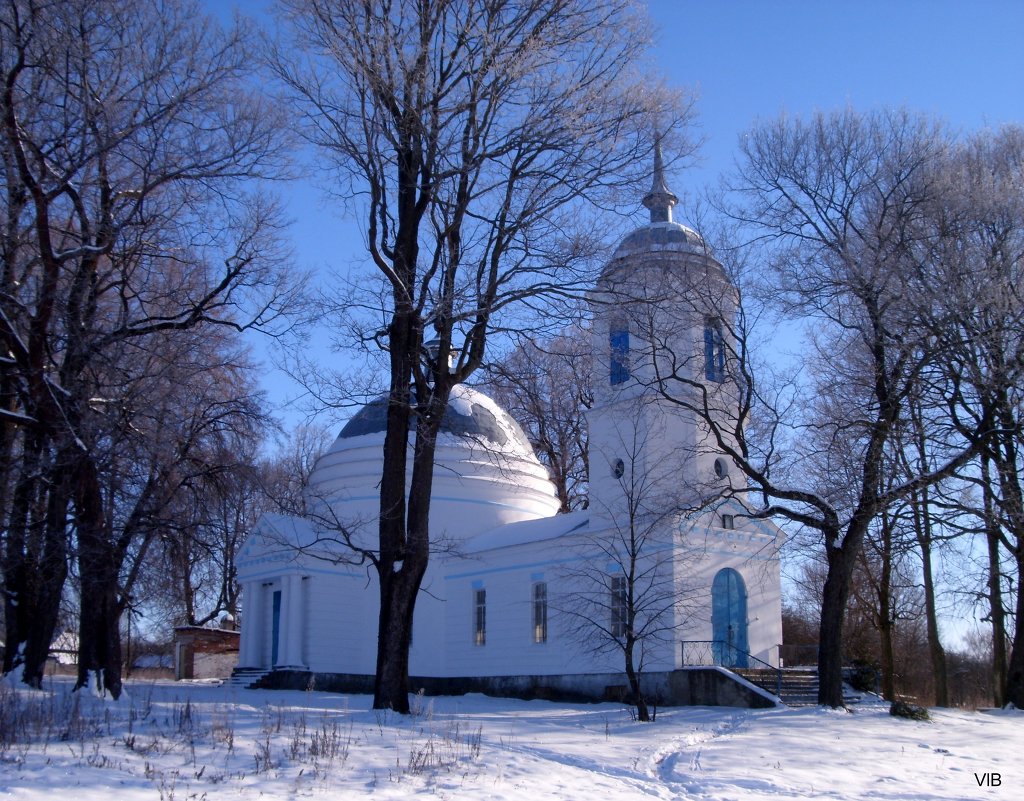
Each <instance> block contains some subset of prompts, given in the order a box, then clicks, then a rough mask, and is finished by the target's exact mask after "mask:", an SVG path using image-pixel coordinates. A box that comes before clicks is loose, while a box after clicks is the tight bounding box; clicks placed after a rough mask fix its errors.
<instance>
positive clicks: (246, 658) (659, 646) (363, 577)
mask: <svg viewBox="0 0 1024 801" xmlns="http://www.w3.org/2000/svg"><path fill="white" fill-rule="evenodd" d="M675 203H676V198H675V196H674V195H672V193H671V192H670V191H669V190H668V188H667V186H666V185H665V181H664V177H663V171H662V167H661V159H660V154H659V155H658V157H657V158H656V164H655V175H654V184H653V186H652V189H651V191H650V192H649V193H648V194H647V196H646V197H645V198H644V205H645V206H647V208H648V209H649V210H650V218H651V221H650V223H649V224H647V225H644V226H642V227H641V228H638V229H637V230H635V231H633V232H632V233H631V234H629V235H628V236H627V237H626V238H625V239H624V240H623V241H622V243H621V244H620V245H619V247H618V249H617V250H616V252H615V254H614V256H613V257H612V259H611V260H610V261H609V263H608V264H607V265H606V267H605V269H604V270H603V272H602V274H601V277H600V279H599V281H598V284H597V286H596V287H595V290H594V291H593V292H592V294H591V296H590V304H591V311H592V318H593V324H592V337H593V348H594V356H595V358H594V360H593V364H594V367H593V370H594V375H593V389H594V398H595V404H594V406H593V408H591V409H590V410H589V411H588V415H587V417H588V424H589V464H590V482H589V497H590V504H589V508H588V509H587V510H585V511H576V512H571V513H569V514H556V512H557V510H558V508H559V502H558V500H557V498H556V496H555V491H554V487H553V485H552V484H551V482H550V480H549V478H548V475H547V472H546V470H545V468H544V467H543V466H542V465H541V464H540V462H539V461H538V460H537V458H536V457H535V455H534V453H533V451H532V449H531V447H530V444H529V442H528V441H527V439H526V437H525V435H524V434H523V432H522V430H521V429H520V427H519V425H518V424H517V423H516V422H515V421H514V420H513V419H512V418H511V417H510V416H509V415H508V414H507V413H505V412H504V411H503V410H502V409H500V408H499V407H498V406H497V405H496V404H495V403H494V402H493V401H492V400H491V399H489V398H488V397H486V396H485V395H483V394H482V393H481V392H478V391H477V390H474V389H471V388H469V387H465V386H459V387H456V388H455V390H454V391H453V393H452V398H451V405H450V408H449V411H448V414H447V416H446V418H445V422H444V424H443V431H442V433H441V435H440V440H439V443H438V448H437V457H436V465H435V469H434V491H433V496H432V501H431V512H430V514H431V517H430V528H431V534H432V537H433V538H434V539H435V541H436V542H437V543H438V545H437V551H436V553H434V554H433V555H432V556H431V561H430V566H429V568H428V571H427V574H426V577H425V579H424V582H423V588H422V591H421V593H420V597H419V599H418V601H417V604H416V614H415V621H414V625H413V642H412V647H411V651H410V661H409V664H410V675H411V686H410V690H412V691H415V690H417V689H419V688H421V687H423V688H425V689H426V690H427V691H428V692H466V691H470V690H476V691H485V692H492V693H496V694H511V695H523V696H538V695H539V696H545V697H559V696H562V697H590V698H598V697H608V696H610V695H612V696H614V695H616V694H617V693H618V694H621V692H622V687H623V686H624V685H625V684H626V681H625V678H624V657H623V650H622V646H623V645H624V644H625V642H626V634H627V631H632V632H635V634H636V638H637V642H636V645H635V646H634V662H635V663H636V666H637V668H638V669H641V670H642V675H643V677H644V678H643V679H642V681H643V682H644V688H645V693H646V694H647V695H648V697H653V698H660V699H661V700H662V701H664V702H666V703H672V702H675V703H715V702H719V703H735V704H750V703H753V704H758V703H761V701H762V700H763V699H760V700H759V699H758V698H753V696H752V695H751V692H750V691H749V685H742V683H736V682H732V683H730V674H729V673H728V672H725V671H721V670H714V669H710V670H709V669H708V666H710V665H718V666H722V667H725V668H728V667H733V666H735V667H757V666H761V667H766V666H769V665H770V666H778V664H779V643H780V642H781V640H782V623H781V593H780V574H779V549H780V546H781V544H782V534H781V532H780V530H779V529H778V528H777V527H775V526H774V525H773V524H771V523H770V522H768V521H764V520H756V519H751V518H749V517H747V516H745V512H746V508H745V507H744V505H743V503H742V501H741V500H740V499H739V497H734V496H738V493H735V490H737V489H740V488H742V486H743V478H742V477H741V476H740V474H739V471H738V470H736V469H735V466H734V465H733V463H732V461H731V460H730V459H729V458H728V457H727V456H726V455H725V448H724V447H723V444H724V445H728V444H729V443H724V442H723V441H716V440H715V439H713V438H712V437H711V436H709V434H708V427H707V426H706V425H701V419H700V415H697V414H695V413H693V412H692V411H690V410H691V409H692V408H693V407H694V404H699V405H700V408H702V409H706V410H708V412H709V413H710V414H713V415H716V416H719V415H720V419H721V422H722V423H724V424H725V425H724V426H723V427H724V428H725V429H726V430H728V422H729V421H730V420H732V419H733V418H734V416H735V414H736V411H735V408H734V407H735V405H736V396H737V393H736V388H735V384H734V383H733V382H732V380H731V377H730V358H729V351H730V344H731V337H730V331H731V329H732V322H733V320H734V318H735V314H736V302H737V300H736V293H735V290H734V288H733V287H732V285H731V284H730V282H729V280H728V278H727V276H726V275H725V272H724V271H723V269H722V266H721V265H720V264H719V263H718V262H717V261H716V260H715V259H714V258H713V257H712V256H711V254H710V253H709V252H708V249H707V247H706V246H705V243H704V241H703V239H702V238H701V237H700V236H699V235H698V234H697V233H696V232H695V231H694V230H692V229H690V228H688V227H686V226H684V225H681V224H679V223H677V222H673V221H672V207H673V206H674V205H675ZM385 403H386V400H385V399H379V400H377V401H374V402H371V403H369V404H368V405H366V406H365V407H363V408H362V409H361V410H360V411H359V412H358V413H357V414H356V415H355V416H354V417H353V418H352V419H351V420H350V421H349V422H348V423H347V425H345V427H344V428H343V429H342V431H341V433H340V434H339V435H338V438H337V440H335V442H334V444H333V445H332V446H331V447H330V449H329V450H328V451H327V452H326V453H325V454H324V455H323V456H322V457H321V458H320V460H319V462H318V463H317V465H316V468H315V470H314V472H313V475H312V479H311V486H310V491H311V496H312V497H315V498H316V499H318V501H317V502H324V503H326V504H328V505H329V514H326V515H323V516H320V517H319V518H318V521H314V520H312V519H306V518H296V517H284V516H279V515H267V516H265V517H264V518H263V519H262V520H261V521H260V523H259V525H258V526H257V528H256V530H255V531H254V532H253V533H252V535H251V536H250V537H249V539H248V540H247V542H246V544H245V545H244V547H243V548H242V550H241V552H240V554H239V556H238V558H237V561H236V564H237V569H238V579H239V581H240V582H242V584H243V595H242V598H243V603H244V613H243V616H242V637H241V653H240V657H239V667H238V669H237V670H236V675H238V676H240V677H241V680H243V681H245V682H249V681H257V680H258V681H259V685H260V686H291V687H306V686H310V685H313V686H316V687H317V688H318V689H330V688H335V689H339V690H345V691H371V690H372V686H373V674H374V667H375V662H376V640H377V622H378V609H379V596H378V588H377V585H376V576H375V573H374V570H373V568H372V566H370V565H368V564H364V565H360V564H357V563H354V562H353V560H352V559H351V556H352V554H351V552H350V551H346V550H345V549H344V547H342V546H341V545H339V543H338V541H337V535H336V534H332V533H331V531H330V530H329V529H330V527H329V526H327V527H325V526H324V523H323V519H324V517H330V518H332V519H334V520H336V521H337V522H338V523H340V524H342V525H344V526H345V528H346V530H347V531H348V532H349V533H350V534H351V535H352V536H353V537H355V538H356V539H357V540H359V541H360V542H362V543H364V544H368V545H370V546H371V547H372V543H373V541H374V539H375V537H376V535H377V515H378V511H379V510H378V507H379V500H380V498H379V491H378V486H379V482H380V479H381V474H382V463H383V443H384V429H385ZM314 506H315V503H314ZM321 508H323V509H327V508H328V507H321ZM701 667H703V668H704V669H703V671H702V672H703V674H704V675H703V677H702V678H700V680H699V681H698V680H697V679H696V675H697V674H696V673H694V670H697V671H698V672H701ZM723 676H724V678H723Z"/></svg>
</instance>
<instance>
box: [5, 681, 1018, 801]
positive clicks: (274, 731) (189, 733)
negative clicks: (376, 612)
mask: <svg viewBox="0 0 1024 801" xmlns="http://www.w3.org/2000/svg"><path fill="white" fill-rule="evenodd" d="M70 688H71V683H70V681H69V680H66V679H53V680H50V682H49V683H48V685H47V689H46V690H45V691H43V692H32V691H28V690H24V689H21V688H17V689H12V688H11V685H10V683H9V682H7V683H5V684H0V727H2V728H0V797H2V798H4V799H7V798H11V799H19V801H36V799H38V800H39V801H42V800H43V799H47V801H49V800H50V799H58V800H59V801H134V800H135V799H160V801H171V800H172V799H180V801H190V800H191V799H199V800H201V799H208V800H211V801H212V799H221V798H223V799H257V798H265V799H278V798H280V799H285V798H287V799H292V798H305V797H317V796H321V797H326V798H331V799H349V798H352V799H355V798H364V797H366V796H373V797H374V798H381V799H406V798H411V797H420V796H424V797H427V796H434V797H437V798H450V799H474V801H476V799H508V801H520V800H522V801H526V800H527V799H529V801H539V799H581V800H584V801H619V800H620V799H623V800H624V799H638V798H651V799H676V798H698V799H735V800H736V801H746V800H747V799H766V798H771V799H791V798H792V799H798V798H829V799H851V800H852V799H913V800H914V801H924V800H925V799H974V798H1004V799H1017V798H1021V797H1022V796H1021V793H1022V790H1024V761H1022V758H1021V754H1024V712H964V711H936V710H933V711H932V718H933V719H932V721H931V722H913V721H909V720H901V719H895V718H892V717H890V716H889V714H888V707H887V706H886V705H883V704H872V703H864V704H862V705H860V706H858V707H857V708H856V709H855V711H854V712H853V713H852V714H851V713H846V712H841V711H830V710H823V709H818V708H813V709H775V710H760V711H750V710H738V709H727V708H717V707H693V708H676V709H661V710H659V712H658V718H657V721H656V722H655V723H653V724H640V723H636V722H634V721H633V719H632V717H631V715H630V712H629V709H628V708H626V707H623V706H620V705H616V704H593V705H586V704H579V705H577V704H556V703H549V702H544V701H530V702H526V701H514V700H506V699H495V698H485V697H483V696H475V695H474V696H463V697H453V698H433V699H431V698H419V697H418V698H416V699H415V706H416V714H415V715H413V716H411V717H408V718H403V717H401V716H398V715H393V714H384V713H380V712H374V711H372V710H370V709H369V706H370V699H369V698H367V697H366V696H343V695H334V694H328V693H320V692H269V691H256V690H239V689H234V688H230V687H227V686H218V685H215V684H199V683H195V684H193V683H175V682H157V683H142V682H139V683H129V684H128V685H127V695H128V697H126V698H123V699H122V700H121V701H120V702H118V703H111V702H109V701H103V700H101V699H96V698H93V697H91V696H89V695H85V694H71V693H70V692H69V691H70ZM980 782H982V783H984V784H980Z"/></svg>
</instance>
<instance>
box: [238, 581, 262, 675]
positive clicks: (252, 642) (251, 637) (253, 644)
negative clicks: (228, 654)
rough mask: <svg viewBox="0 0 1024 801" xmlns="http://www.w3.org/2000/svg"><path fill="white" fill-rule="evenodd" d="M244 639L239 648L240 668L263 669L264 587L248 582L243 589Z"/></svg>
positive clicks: (254, 582) (242, 638) (256, 582)
mask: <svg viewBox="0 0 1024 801" xmlns="http://www.w3.org/2000/svg"><path fill="white" fill-rule="evenodd" d="M242 598H243V603H244V606H243V608H242V637H241V642H240V643H239V646H238V666H239V667H253V668H257V667H262V665H261V664H260V662H261V660H260V656H261V654H262V650H263V649H262V645H263V624H264V620H263V585H262V584H261V583H260V582H258V581H247V582H246V583H245V585H244V587H243V589H242Z"/></svg>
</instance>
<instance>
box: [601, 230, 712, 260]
mask: <svg viewBox="0 0 1024 801" xmlns="http://www.w3.org/2000/svg"><path fill="white" fill-rule="evenodd" d="M659 251H661V252H669V253H692V254H694V255H700V256H704V255H707V246H706V245H705V244H704V239H703V237H702V236H701V235H700V234H698V233H697V232H696V231H694V230H693V229H692V228H689V227H687V226H685V225H683V224H682V223H677V222H652V223H650V224H648V225H644V226H642V227H640V228H637V229H636V230H635V231H633V232H631V233H629V234H627V235H626V238H625V239H623V240H622V242H620V243H619V246H618V247H617V248H616V249H615V254H614V255H613V256H612V260H613V261H614V260H615V259H622V258H625V257H627V256H635V255H637V254H639V253H652V252H659Z"/></svg>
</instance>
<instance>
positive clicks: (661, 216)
mask: <svg viewBox="0 0 1024 801" xmlns="http://www.w3.org/2000/svg"><path fill="white" fill-rule="evenodd" d="M678 202H679V198H677V197H676V196H675V195H673V194H672V190H671V189H669V188H668V184H667V183H665V166H664V164H663V163H662V159H661V136H660V135H659V136H656V137H655V138H654V180H653V181H652V182H651V191H650V192H648V193H647V194H646V195H644V199H643V201H642V203H643V204H644V205H645V206H646V207H647V208H648V209H650V210H651V222H652V223H656V222H672V207H673V206H674V205H676V203H678Z"/></svg>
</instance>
